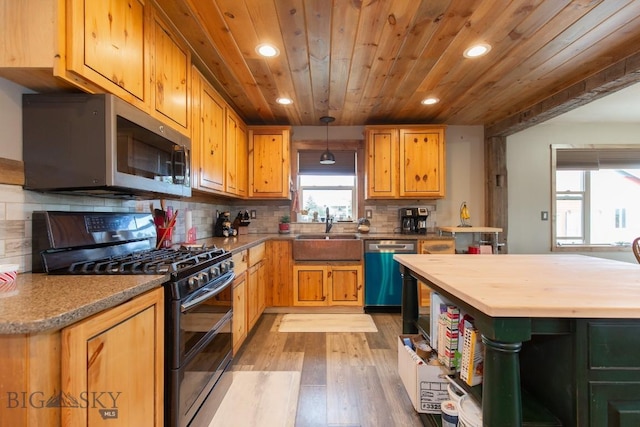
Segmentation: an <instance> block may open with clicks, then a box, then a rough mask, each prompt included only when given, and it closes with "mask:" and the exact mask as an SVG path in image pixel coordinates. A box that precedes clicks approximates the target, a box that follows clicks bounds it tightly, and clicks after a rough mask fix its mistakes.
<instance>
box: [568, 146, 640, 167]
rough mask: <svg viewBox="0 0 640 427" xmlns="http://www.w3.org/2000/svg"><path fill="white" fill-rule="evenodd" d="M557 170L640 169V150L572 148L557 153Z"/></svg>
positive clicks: (639, 147)
mask: <svg viewBox="0 0 640 427" xmlns="http://www.w3.org/2000/svg"><path fill="white" fill-rule="evenodd" d="M556 169H557V170H598V169H640V146H638V148H628V149H627V148H584V149H583V148H571V149H558V150H557V151H556Z"/></svg>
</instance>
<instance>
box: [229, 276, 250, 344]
mask: <svg viewBox="0 0 640 427" xmlns="http://www.w3.org/2000/svg"><path fill="white" fill-rule="evenodd" d="M232 323H233V354H236V353H237V352H238V350H239V349H240V346H241V345H242V343H243V342H244V340H245V339H246V338H247V279H246V274H245V273H242V274H239V275H238V277H236V279H235V281H234V282H233V321H232Z"/></svg>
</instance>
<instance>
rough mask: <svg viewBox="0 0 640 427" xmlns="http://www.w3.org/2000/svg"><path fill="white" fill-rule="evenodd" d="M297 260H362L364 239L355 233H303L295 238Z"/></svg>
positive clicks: (294, 255) (294, 252)
mask: <svg viewBox="0 0 640 427" xmlns="http://www.w3.org/2000/svg"><path fill="white" fill-rule="evenodd" d="M293 259H294V260H296V261H360V260H361V259H362V240H360V239H359V238H358V236H356V235H355V234H301V235H299V236H297V237H296V238H295V239H294V240H293Z"/></svg>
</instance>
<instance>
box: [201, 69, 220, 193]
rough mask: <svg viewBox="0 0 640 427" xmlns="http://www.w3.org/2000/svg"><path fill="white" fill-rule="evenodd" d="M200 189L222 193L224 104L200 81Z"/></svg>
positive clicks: (213, 91)
mask: <svg viewBox="0 0 640 427" xmlns="http://www.w3.org/2000/svg"><path fill="white" fill-rule="evenodd" d="M200 104H201V105H200V123H199V127H200V131H199V135H198V137H199V145H200V183H199V184H200V185H199V186H200V187H201V188H206V189H209V190H215V191H224V163H225V152H224V138H225V133H224V124H225V116H226V113H225V104H224V102H223V100H222V98H220V96H219V95H218V94H217V93H216V91H215V90H214V89H213V88H212V87H211V86H210V85H209V84H208V83H207V82H206V81H204V79H203V80H202V89H201V92H200Z"/></svg>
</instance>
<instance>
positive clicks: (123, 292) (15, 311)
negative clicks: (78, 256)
mask: <svg viewBox="0 0 640 427" xmlns="http://www.w3.org/2000/svg"><path fill="white" fill-rule="evenodd" d="M334 234H336V233H334ZM355 234H357V235H358V236H359V237H360V238H361V239H363V240H366V239H427V238H428V239H450V237H441V236H438V235H435V234H427V235H406V234H398V233H366V234H364V233H363V234H361V233H355ZM297 236H298V235H297V234H293V233H291V234H277V233H274V234H245V235H239V236H235V237H210V238H206V239H200V240H198V241H197V242H196V244H198V245H206V246H212V245H215V246H216V247H218V248H222V249H225V250H226V251H229V252H238V251H242V250H245V249H248V248H250V247H251V246H255V245H257V244H260V243H262V242H265V241H267V240H273V239H279V240H293V239H295V238H296V237H297ZM166 281H167V277H166V276H165V275H109V276H99V275H97V276H94V275H91V276H73V275H47V274H41V273H35V274H34V273H20V274H18V278H17V285H18V293H17V294H15V295H11V296H6V297H2V295H1V294H0V334H27V333H39V332H47V331H55V330H59V329H62V328H64V327H66V326H68V325H71V324H72V323H75V322H77V321H79V320H82V319H84V318H87V317H89V316H91V315H93V314H96V313H99V312H100V311H103V310H106V309H109V308H112V307H115V306H116V305H119V304H122V303H123V302H125V301H127V300H129V299H131V298H133V297H135V296H137V295H140V294H142V293H144V292H146V291H148V290H150V289H153V288H156V287H158V286H161V285H162V284H163V283H164V282H166Z"/></svg>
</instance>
